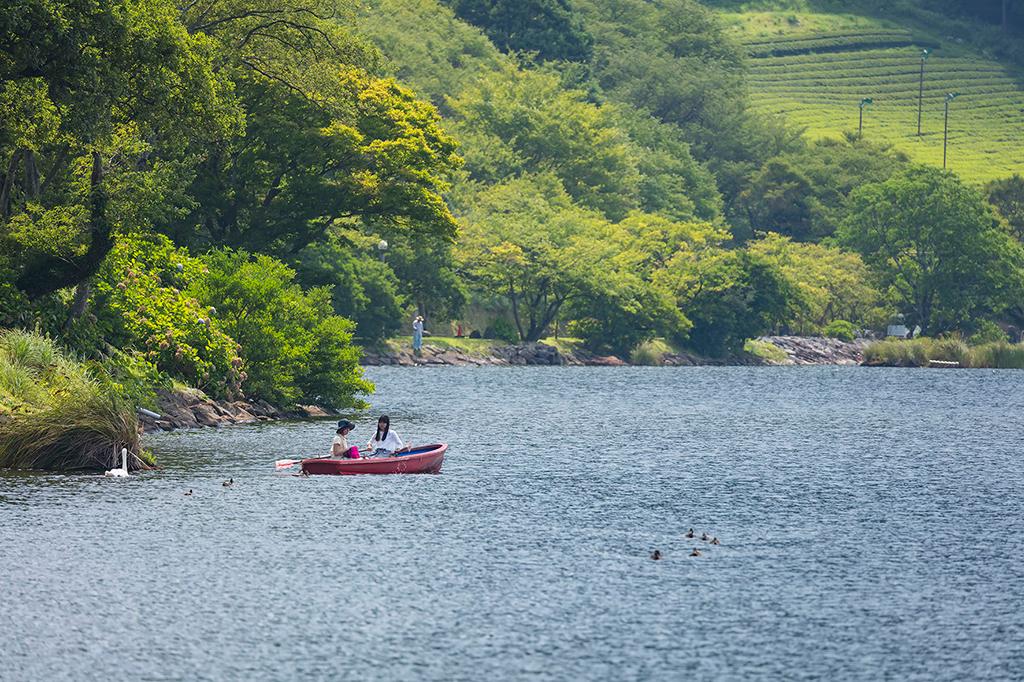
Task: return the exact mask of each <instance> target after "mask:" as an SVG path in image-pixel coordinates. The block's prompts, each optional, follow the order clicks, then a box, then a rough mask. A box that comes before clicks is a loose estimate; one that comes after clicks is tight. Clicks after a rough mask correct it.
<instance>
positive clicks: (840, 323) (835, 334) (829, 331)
mask: <svg viewBox="0 0 1024 682" xmlns="http://www.w3.org/2000/svg"><path fill="white" fill-rule="evenodd" d="M821 333H822V335H824V336H828V337H829V338H833V339H839V340H840V341H853V339H854V338H855V337H856V335H857V327H856V326H855V325H854V324H853V323H852V322H847V321H846V320H832V321H831V322H829V323H828V324H827V325H825V327H824V328H823V329H822V330H821Z"/></svg>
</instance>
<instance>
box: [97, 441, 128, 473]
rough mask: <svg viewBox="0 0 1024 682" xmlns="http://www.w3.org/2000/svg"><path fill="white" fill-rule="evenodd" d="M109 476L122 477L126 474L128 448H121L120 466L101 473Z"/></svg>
mask: <svg viewBox="0 0 1024 682" xmlns="http://www.w3.org/2000/svg"><path fill="white" fill-rule="evenodd" d="M103 475H104V476H110V477H111V478H124V477H126V476H128V448H121V468H120V469H111V470H110V471H107V472H106V473H104V474H103Z"/></svg>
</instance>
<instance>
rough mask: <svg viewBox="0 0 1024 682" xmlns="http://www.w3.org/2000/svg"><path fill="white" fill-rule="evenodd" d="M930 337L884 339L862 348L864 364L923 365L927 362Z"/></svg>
mask: <svg viewBox="0 0 1024 682" xmlns="http://www.w3.org/2000/svg"><path fill="white" fill-rule="evenodd" d="M932 343H933V341H932V339H929V338H925V337H920V338H917V339H886V340H884V341H878V342H876V343H872V344H870V345H869V346H868V347H867V348H865V349H864V364H867V365H888V366H891V367H924V366H926V365H927V364H928V360H929V357H930V353H931V346H932Z"/></svg>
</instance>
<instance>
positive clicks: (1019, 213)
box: [985, 175, 1024, 243]
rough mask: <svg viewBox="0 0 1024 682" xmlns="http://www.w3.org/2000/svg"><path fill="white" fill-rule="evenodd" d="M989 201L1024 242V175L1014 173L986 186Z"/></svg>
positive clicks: (1019, 239)
mask: <svg viewBox="0 0 1024 682" xmlns="http://www.w3.org/2000/svg"><path fill="white" fill-rule="evenodd" d="M985 195H986V196H987V197H988V202H989V203H990V204H992V205H993V206H995V208H996V210H997V211H998V212H999V215H1001V216H1002V217H1003V218H1005V219H1006V222H1007V224H1008V225H1009V226H1010V230H1011V231H1012V232H1013V235H1014V236H1015V237H1016V238H1017V241H1019V242H1022V243H1024V177H1021V176H1020V175H1013V176H1011V177H1008V178H1003V179H1002V180H993V181H992V182H990V183H989V184H988V185H986V186H985Z"/></svg>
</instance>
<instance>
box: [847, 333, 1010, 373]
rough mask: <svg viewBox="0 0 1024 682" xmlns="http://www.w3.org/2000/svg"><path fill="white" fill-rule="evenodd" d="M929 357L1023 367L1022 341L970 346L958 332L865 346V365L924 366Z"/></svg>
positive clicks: (968, 363)
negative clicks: (957, 334) (939, 336)
mask: <svg viewBox="0 0 1024 682" xmlns="http://www.w3.org/2000/svg"><path fill="white" fill-rule="evenodd" d="M931 360H942V361H945V362H958V363H960V366H961V367H987V368H993V369H1024V344H1019V343H1016V344H1015V343H1009V342H1007V341H997V342H994V343H984V344H981V345H978V346H971V345H969V344H968V343H967V342H965V341H964V340H963V339H962V338H960V337H959V336H950V337H946V338H941V339H929V338H924V337H921V338H917V339H906V340H904V339H886V340H885V341H878V342H876V343H872V344H871V345H869V346H868V347H867V348H865V349H864V364H865V365H881V366H888V367H927V366H928V363H929V362H930V361H931Z"/></svg>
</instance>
